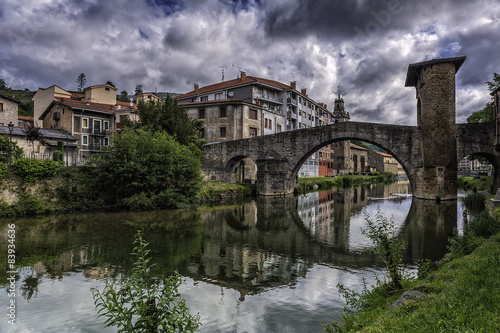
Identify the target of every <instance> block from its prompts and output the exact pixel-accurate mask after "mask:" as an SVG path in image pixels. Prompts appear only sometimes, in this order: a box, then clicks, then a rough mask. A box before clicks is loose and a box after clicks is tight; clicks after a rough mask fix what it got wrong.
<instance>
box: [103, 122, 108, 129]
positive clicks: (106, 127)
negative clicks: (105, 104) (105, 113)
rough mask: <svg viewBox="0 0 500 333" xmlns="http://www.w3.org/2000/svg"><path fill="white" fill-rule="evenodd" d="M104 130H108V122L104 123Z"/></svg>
mask: <svg viewBox="0 0 500 333" xmlns="http://www.w3.org/2000/svg"><path fill="white" fill-rule="evenodd" d="M103 126H104V129H105V130H109V121H104V125H103Z"/></svg>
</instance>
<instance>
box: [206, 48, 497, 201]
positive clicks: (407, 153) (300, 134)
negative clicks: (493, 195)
mask: <svg viewBox="0 0 500 333" xmlns="http://www.w3.org/2000/svg"><path fill="white" fill-rule="evenodd" d="M464 61H465V57H457V58H447V59H436V60H430V61H426V62H421V63H416V64H411V65H409V66H408V74H407V78H406V84H405V85H406V86H412V87H415V89H416V97H417V119H418V121H417V126H400V125H385V124H373V123H361V122H339V123H335V124H331V125H326V126H319V127H313V128H307V129H300V130H295V131H287V132H282V133H277V134H273V135H266V136H259V137H253V138H249V139H242V140H235V141H228V142H222V143H212V144H207V145H205V146H204V149H203V159H202V167H203V169H204V172H205V175H206V177H207V178H209V179H214V180H219V181H230V180H231V175H232V174H233V173H234V168H235V166H237V165H238V163H239V162H240V161H241V160H243V159H244V158H249V159H251V160H253V161H255V163H256V165H257V181H256V185H257V192H258V193H259V195H286V194H289V193H292V192H293V188H294V186H295V184H296V179H297V175H298V170H299V168H300V166H301V165H302V163H303V162H304V161H305V160H306V159H307V158H308V157H309V156H310V155H311V154H313V153H314V152H316V151H317V150H318V149H319V148H321V147H323V146H325V145H328V144H332V143H336V142H340V141H343V140H361V141H366V142H369V143H373V144H376V145H378V146H380V147H381V148H383V149H385V150H386V151H387V152H388V153H389V154H391V155H393V156H394V157H395V158H396V159H397V160H398V162H399V163H400V164H401V165H402V166H403V168H404V169H405V171H406V172H407V174H408V178H409V180H410V183H411V186H412V190H413V194H414V196H415V197H417V198H422V199H430V200H436V199H440V200H453V199H456V197H457V165H458V161H459V160H461V159H462V158H463V157H464V156H467V155H471V154H475V155H480V156H484V157H486V158H488V159H489V160H490V162H491V163H492V164H493V166H494V167H495V174H494V176H495V177H494V178H495V180H494V182H495V183H494V184H495V186H496V187H498V185H499V184H498V179H500V177H498V175H499V171H497V170H500V153H499V152H498V151H497V150H496V149H495V124H494V123H487V124H458V125H457V124H456V123H455V74H456V72H457V71H458V69H459V68H460V66H461V65H462V64H463V62H464Z"/></svg>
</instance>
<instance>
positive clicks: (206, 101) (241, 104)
mask: <svg viewBox="0 0 500 333" xmlns="http://www.w3.org/2000/svg"><path fill="white" fill-rule="evenodd" d="M177 100H178V102H179V105H183V106H184V107H185V109H186V110H187V112H188V114H189V116H190V117H192V118H194V119H200V120H203V122H204V126H203V136H204V139H205V140H207V141H209V142H220V141H228V140H236V139H243V138H248V137H252V136H260V135H268V134H275V133H280V132H282V131H286V130H294V129H300V128H309V127H314V126H318V125H319V118H318V104H317V103H316V102H314V101H313V100H312V99H311V98H309V97H308V96H307V93H306V89H302V90H301V91H300V92H299V91H297V90H296V82H291V83H290V85H287V84H284V83H281V82H277V81H274V80H269V79H263V78H258V77H254V76H247V75H246V73H245V72H241V73H240V76H239V77H238V78H237V79H234V80H229V81H224V82H220V83H216V84H212V85H208V86H205V87H200V86H199V85H197V84H195V85H194V89H193V91H191V92H188V93H186V94H183V95H181V96H178V97H177ZM247 175H248V173H247ZM305 176H309V177H312V176H318V153H315V154H313V156H311V158H310V159H309V160H308V161H306V163H304V167H303V169H302V170H301V171H300V172H299V177H305Z"/></svg>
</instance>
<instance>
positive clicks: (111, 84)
mask: <svg viewBox="0 0 500 333" xmlns="http://www.w3.org/2000/svg"><path fill="white" fill-rule="evenodd" d="M106 84H109V85H110V86H113V87H115V85H114V84H113V82H111V81H107V82H106ZM115 88H116V87H115Z"/></svg>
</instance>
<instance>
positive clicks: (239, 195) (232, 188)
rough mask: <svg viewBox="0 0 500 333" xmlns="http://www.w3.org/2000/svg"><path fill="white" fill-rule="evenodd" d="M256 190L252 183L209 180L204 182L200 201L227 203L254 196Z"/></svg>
mask: <svg viewBox="0 0 500 333" xmlns="http://www.w3.org/2000/svg"><path fill="white" fill-rule="evenodd" d="M254 192H255V186H254V185H251V184H232V183H222V182H213V181H207V182H203V184H202V187H201V191H200V195H199V198H200V199H199V201H200V202H201V203H206V202H211V203H215V202H220V203H227V202H230V201H239V200H243V199H245V198H249V197H252V196H253V195H254Z"/></svg>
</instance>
